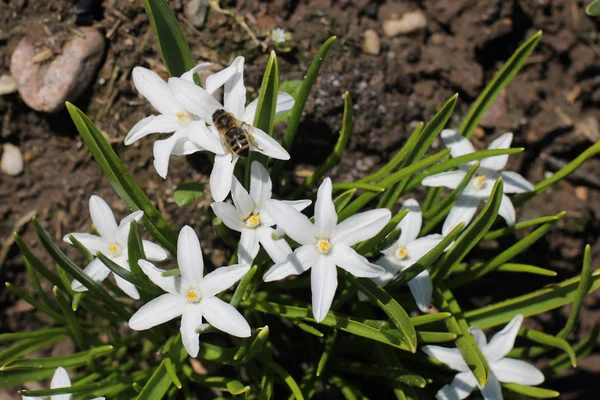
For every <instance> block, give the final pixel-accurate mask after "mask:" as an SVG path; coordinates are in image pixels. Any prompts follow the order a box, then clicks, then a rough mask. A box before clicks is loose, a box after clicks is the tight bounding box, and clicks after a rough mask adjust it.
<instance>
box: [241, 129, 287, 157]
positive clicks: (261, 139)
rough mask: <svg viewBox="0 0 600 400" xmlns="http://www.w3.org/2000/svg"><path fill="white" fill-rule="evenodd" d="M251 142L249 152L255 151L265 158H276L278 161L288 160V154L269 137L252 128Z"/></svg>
mask: <svg viewBox="0 0 600 400" xmlns="http://www.w3.org/2000/svg"><path fill="white" fill-rule="evenodd" d="M252 136H253V141H252V142H251V143H250V150H251V151H257V152H259V153H262V154H264V155H266V156H269V157H272V158H276V159H278V160H289V159H290V154H289V153H288V152H287V151H286V150H285V149H284V148H283V147H282V146H281V145H280V144H279V142H277V140H275V139H273V138H272V137H271V136H269V135H267V134H266V133H265V132H264V131H262V130H260V129H258V128H256V127H253V128H252Z"/></svg>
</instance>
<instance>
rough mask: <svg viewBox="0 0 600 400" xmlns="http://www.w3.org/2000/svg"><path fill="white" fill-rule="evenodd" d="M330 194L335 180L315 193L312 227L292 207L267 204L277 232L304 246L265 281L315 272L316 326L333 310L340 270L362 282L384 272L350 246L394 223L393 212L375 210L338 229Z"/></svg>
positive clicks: (314, 308) (347, 221)
mask: <svg viewBox="0 0 600 400" xmlns="http://www.w3.org/2000/svg"><path fill="white" fill-rule="evenodd" d="M331 190H332V189H331V180H330V179H329V178H327V179H325V180H324V181H323V183H322V184H321V186H320V187H319V191H318V192H317V201H316V203H315V223H314V225H313V224H312V223H311V222H310V220H309V219H308V218H307V217H306V216H305V215H304V214H302V213H301V212H299V211H298V210H296V209H294V208H293V207H292V206H290V205H289V204H285V203H283V202H280V201H277V200H269V201H268V202H267V210H268V211H269V215H270V216H271V218H273V220H274V221H275V223H276V224H277V227H278V228H281V229H282V230H283V231H284V232H285V233H286V234H287V235H288V236H289V237H290V238H292V239H293V240H295V241H296V242H298V243H300V245H301V246H300V247H299V248H297V249H296V250H295V251H294V252H293V253H292V254H290V255H289V256H288V257H287V258H286V259H285V260H284V261H281V262H278V263H277V264H275V265H274V266H273V267H272V268H271V269H269V270H268V271H267V273H266V274H265V276H264V277H263V279H264V280H265V282H270V281H277V280H280V279H283V278H286V277H288V276H290V275H299V274H301V273H303V272H304V271H307V270H308V269H310V268H311V267H312V272H311V290H312V311H313V316H314V317H315V320H317V322H320V321H322V320H323V318H325V316H326V315H327V312H328V311H329V308H330V307H331V302H332V301H333V296H334V295H335V290H336V288H337V270H336V266H338V267H340V268H342V269H344V270H346V271H348V272H349V273H350V274H352V275H354V276H356V277H361V278H376V277H378V276H380V275H381V274H382V273H383V272H384V269H383V268H381V267H379V266H377V265H374V264H371V263H370V262H369V261H368V260H367V259H366V258H364V257H363V256H361V255H359V254H358V253H357V252H356V251H354V249H352V248H351V247H350V246H354V245H355V244H356V243H358V242H362V241H363V240H366V239H369V238H371V237H373V236H375V235H376V234H377V233H378V232H379V231H380V230H381V229H383V227H384V226H385V225H386V224H387V223H388V222H389V220H390V218H391V213H390V211H389V210H387V209H377V210H371V211H366V212H363V213H359V214H356V215H353V216H352V217H350V218H348V219H346V220H344V221H342V222H341V223H340V224H338V223H337V218H338V216H337V214H336V212H335V205H334V204H333V200H332V199H331Z"/></svg>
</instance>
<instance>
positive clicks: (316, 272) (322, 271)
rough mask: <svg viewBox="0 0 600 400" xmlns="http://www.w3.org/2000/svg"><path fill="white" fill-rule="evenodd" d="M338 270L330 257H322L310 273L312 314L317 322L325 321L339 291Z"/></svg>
mask: <svg viewBox="0 0 600 400" xmlns="http://www.w3.org/2000/svg"><path fill="white" fill-rule="evenodd" d="M337 284H338V282H337V269H336V268H335V265H334V264H333V263H332V262H331V261H330V259H329V257H326V256H320V257H318V258H317V263H316V264H315V265H314V266H313V267H312V271H311V273H310V288H311V291H312V312H313V316H314V318H315V320H316V321H317V322H321V321H323V319H324V318H325V316H326V315H327V313H328V312H329V309H330V308H331V303H332V302H333V297H334V296H335V290H336V289H337Z"/></svg>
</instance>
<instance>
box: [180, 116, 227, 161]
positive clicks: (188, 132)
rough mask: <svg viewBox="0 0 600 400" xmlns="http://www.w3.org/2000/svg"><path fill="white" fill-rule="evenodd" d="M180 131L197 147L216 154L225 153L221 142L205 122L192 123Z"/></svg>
mask: <svg viewBox="0 0 600 400" xmlns="http://www.w3.org/2000/svg"><path fill="white" fill-rule="evenodd" d="M180 131H181V133H182V134H183V136H185V138H186V139H187V140H189V141H190V142H192V143H193V144H195V145H196V147H199V148H202V149H204V150H208V151H210V152H212V153H215V154H224V153H225V151H224V150H223V145H222V144H221V141H220V140H219V139H218V137H217V136H215V135H214V134H213V133H212V131H211V129H210V128H209V127H208V126H206V123H205V122H204V121H203V120H197V121H192V122H190V123H189V124H188V125H186V126H185V127H184V128H182V129H180ZM184 143H185V141H184ZM188 147H189V145H188ZM188 154H189V153H188Z"/></svg>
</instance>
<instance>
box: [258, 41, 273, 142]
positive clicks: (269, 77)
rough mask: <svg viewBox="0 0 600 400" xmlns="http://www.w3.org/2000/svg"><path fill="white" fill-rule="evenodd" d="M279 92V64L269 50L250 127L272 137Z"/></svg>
mask: <svg viewBox="0 0 600 400" xmlns="http://www.w3.org/2000/svg"><path fill="white" fill-rule="evenodd" d="M278 92H279V62H278V61H277V55H276V54H275V51H273V50H271V54H270V56H269V60H268V61H267V67H266V68H265V73H264V75H263V80H262V84H261V86H260V92H259V95H258V104H257V106H256V114H255V115H254V122H253V123H252V126H255V127H257V128H258V129H260V130H262V131H264V132H266V133H268V134H269V136H273V121H274V119H275V109H276V107H277V93H278Z"/></svg>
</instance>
